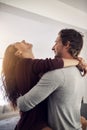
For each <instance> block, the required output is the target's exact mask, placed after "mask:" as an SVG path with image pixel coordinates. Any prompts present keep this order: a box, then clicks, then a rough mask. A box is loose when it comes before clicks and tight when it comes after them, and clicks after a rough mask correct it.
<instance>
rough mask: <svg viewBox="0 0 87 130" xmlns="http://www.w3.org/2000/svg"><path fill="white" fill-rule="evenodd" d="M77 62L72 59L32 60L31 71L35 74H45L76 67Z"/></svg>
mask: <svg viewBox="0 0 87 130" xmlns="http://www.w3.org/2000/svg"><path fill="white" fill-rule="evenodd" d="M78 63H79V61H78V60H76V59H75V60H74V59H72V60H71V59H70V60H69V59H62V58H55V59H51V58H49V59H48V58H46V59H44V60H43V59H33V71H34V73H36V74H39V73H45V72H48V71H50V70H54V69H60V68H63V67H68V66H73V65H77V64H78Z"/></svg>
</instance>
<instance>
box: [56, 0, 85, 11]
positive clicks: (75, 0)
mask: <svg viewBox="0 0 87 130" xmlns="http://www.w3.org/2000/svg"><path fill="white" fill-rule="evenodd" d="M57 1H60V2H63V3H64V4H68V5H70V6H72V7H74V8H77V9H79V10H81V11H84V12H86V13H87V0H57Z"/></svg>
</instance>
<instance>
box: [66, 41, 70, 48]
mask: <svg viewBox="0 0 87 130" xmlns="http://www.w3.org/2000/svg"><path fill="white" fill-rule="evenodd" d="M65 48H66V49H67V50H68V49H69V48H70V41H68V42H67V43H66V47H65Z"/></svg>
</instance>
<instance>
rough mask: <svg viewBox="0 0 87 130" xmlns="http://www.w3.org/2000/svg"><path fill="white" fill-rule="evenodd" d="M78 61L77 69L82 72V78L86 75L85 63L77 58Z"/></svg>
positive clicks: (86, 64) (86, 66) (86, 63)
mask: <svg viewBox="0 0 87 130" xmlns="http://www.w3.org/2000/svg"><path fill="white" fill-rule="evenodd" d="M78 60H79V64H78V65H77V67H78V68H79V70H80V71H81V72H82V76H84V75H86V73H87V62H86V61H85V60H84V59H83V58H81V57H78Z"/></svg>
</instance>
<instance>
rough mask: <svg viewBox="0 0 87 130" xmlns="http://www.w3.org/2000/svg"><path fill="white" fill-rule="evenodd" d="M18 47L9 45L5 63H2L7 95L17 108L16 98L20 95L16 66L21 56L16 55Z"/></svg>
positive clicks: (4, 59)
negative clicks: (16, 78)
mask: <svg viewBox="0 0 87 130" xmlns="http://www.w3.org/2000/svg"><path fill="white" fill-rule="evenodd" d="M16 51H17V49H16V48H15V46H14V44H12V45H9V46H8V47H7V49H6V51H5V54H4V58H3V64H2V81H3V86H4V89H5V92H6V97H8V99H9V101H10V102H11V104H12V106H13V108H16V106H17V104H16V99H17V97H19V93H18V90H17V85H16V80H15V66H16V64H17V62H18V61H19V57H17V56H16V55H15V52H16Z"/></svg>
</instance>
